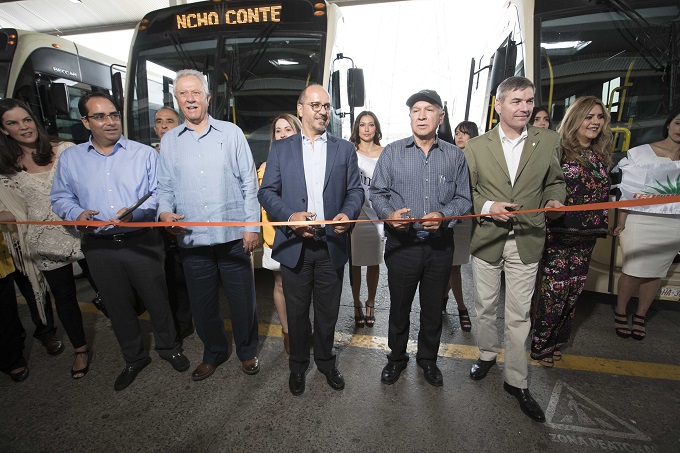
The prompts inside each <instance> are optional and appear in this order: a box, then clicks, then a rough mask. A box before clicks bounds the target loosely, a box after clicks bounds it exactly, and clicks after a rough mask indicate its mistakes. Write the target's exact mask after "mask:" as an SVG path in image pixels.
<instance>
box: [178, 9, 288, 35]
mask: <svg viewBox="0 0 680 453" xmlns="http://www.w3.org/2000/svg"><path fill="white" fill-rule="evenodd" d="M175 17H176V19H177V29H178V30H183V29H187V28H199V27H209V26H218V25H240V24H252V23H258V22H265V23H266V22H281V5H272V6H260V7H258V8H240V9H228V10H227V11H225V13H224V16H220V15H219V14H218V13H217V12H215V11H211V12H198V13H186V14H177V15H176V16H175Z"/></svg>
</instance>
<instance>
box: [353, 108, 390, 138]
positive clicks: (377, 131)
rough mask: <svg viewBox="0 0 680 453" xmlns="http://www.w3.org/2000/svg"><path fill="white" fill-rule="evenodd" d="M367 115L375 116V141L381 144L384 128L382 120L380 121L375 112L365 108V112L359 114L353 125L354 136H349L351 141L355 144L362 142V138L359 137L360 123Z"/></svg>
mask: <svg viewBox="0 0 680 453" xmlns="http://www.w3.org/2000/svg"><path fill="white" fill-rule="evenodd" d="M366 115H368V116H370V117H371V118H373V122H374V123H375V135H374V136H373V143H375V144H376V145H378V146H380V140H382V129H380V121H378V117H377V116H375V113H373V112H371V111H369V110H364V111H363V112H361V113H359V114H358V115H357V119H356V120H354V126H352V136H351V137H350V138H349V141H350V142H352V143H354V144H355V145H359V143H361V138H359V123H360V122H361V118H363V117H364V116H366Z"/></svg>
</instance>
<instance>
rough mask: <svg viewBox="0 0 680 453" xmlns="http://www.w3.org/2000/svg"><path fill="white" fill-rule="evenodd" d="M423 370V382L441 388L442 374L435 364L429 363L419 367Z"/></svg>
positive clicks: (442, 383) (442, 382)
mask: <svg viewBox="0 0 680 453" xmlns="http://www.w3.org/2000/svg"><path fill="white" fill-rule="evenodd" d="M421 368H422V369H423V374H424V375H425V380H426V381H427V382H428V384H430V385H433V386H435V387H441V386H442V385H444V378H443V377H442V372H441V370H440V369H439V367H438V366H437V364H436V363H430V364H427V365H425V366H422V367H421Z"/></svg>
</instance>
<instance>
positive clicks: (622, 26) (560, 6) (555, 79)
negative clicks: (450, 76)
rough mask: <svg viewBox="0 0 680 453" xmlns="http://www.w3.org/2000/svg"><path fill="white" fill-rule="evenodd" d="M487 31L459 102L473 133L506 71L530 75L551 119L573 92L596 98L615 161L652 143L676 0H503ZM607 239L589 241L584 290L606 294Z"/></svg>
mask: <svg viewBox="0 0 680 453" xmlns="http://www.w3.org/2000/svg"><path fill="white" fill-rule="evenodd" d="M492 24H493V22H492ZM490 30H493V35H492V36H490V43H489V46H488V47H487V49H486V50H485V51H484V54H483V55H478V56H476V57H475V58H473V60H472V65H471V70H470V83H469V87H468V97H467V104H466V119H468V120H470V121H475V122H477V124H478V125H479V126H480V130H483V131H487V130H490V129H491V128H493V127H494V125H495V124H496V123H497V115H496V114H495V112H494V109H493V106H494V102H495V94H496V88H497V87H498V84H499V83H500V82H501V81H502V80H503V79H505V78H506V77H509V76H512V75H521V76H525V77H527V78H529V79H531V80H532V81H533V82H534V84H535V85H536V101H535V105H536V106H546V107H547V108H548V110H549V112H550V116H551V119H552V122H553V124H554V125H555V126H557V125H558V124H559V123H560V121H561V120H562V118H563V116H564V113H565V111H566V109H567V107H569V105H570V104H571V103H572V102H573V101H574V100H575V99H576V98H577V97H579V96H585V95H594V96H597V97H599V98H601V99H602V101H603V103H604V104H605V105H606V106H607V107H608V110H609V112H610V113H611V116H612V127H613V130H614V132H615V144H614V149H613V150H612V151H613V152H614V153H615V156H614V160H615V161H617V160H619V159H620V158H621V157H622V156H623V153H624V152H625V151H626V150H628V149H629V148H631V147H634V146H637V145H640V144H644V143H650V142H653V141H657V140H660V139H661V126H662V125H663V122H664V120H665V118H666V116H667V115H668V114H669V112H670V111H671V110H672V108H673V107H677V106H678V104H680V66H679V65H680V3H679V2H678V1H677V0H626V1H623V0H607V1H597V2H596V1H590V0H570V1H568V2H559V1H551V0H510V1H507V2H504V4H503V7H502V19H500V21H499V25H498V26H496V27H492V28H490ZM612 214H613V213H610V222H613V220H614V219H613V215H612ZM615 244H616V241H615V240H613V239H612V238H607V239H601V240H599V241H598V244H597V246H596V248H595V251H594V253H593V259H592V262H591V266H590V272H589V275H588V280H587V283H586V289H589V290H593V291H598V292H611V293H614V292H616V281H617V280H618V276H619V275H620V272H621V253H620V250H619V249H618V247H616V245H615ZM612 249H613V250H614V251H615V252H616V253H612ZM662 287H667V288H671V287H678V289H680V268H678V267H677V266H676V265H674V266H673V267H671V270H670V271H669V275H668V278H666V279H665V280H664V281H663V282H662Z"/></svg>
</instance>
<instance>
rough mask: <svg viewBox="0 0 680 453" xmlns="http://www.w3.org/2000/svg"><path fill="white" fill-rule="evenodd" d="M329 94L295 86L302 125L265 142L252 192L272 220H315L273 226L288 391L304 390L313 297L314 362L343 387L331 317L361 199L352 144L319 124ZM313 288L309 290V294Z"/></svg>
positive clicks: (317, 88) (337, 304)
mask: <svg viewBox="0 0 680 453" xmlns="http://www.w3.org/2000/svg"><path fill="white" fill-rule="evenodd" d="M330 108H331V105H330V97H329V95H328V92H327V91H326V90H325V89H323V87H321V86H320V85H310V86H308V87H307V88H305V89H304V90H302V92H301V93H300V97H299V98H298V103H297V111H298V115H299V116H300V119H301V121H302V131H301V133H300V134H297V135H293V136H292V137H288V138H286V139H283V140H278V141H275V142H273V143H272V147H271V150H270V151H269V158H268V159H267V169H266V171H265V173H264V178H263V180H262V186H261V187H260V190H259V192H258V194H257V197H258V199H259V201H260V203H261V204H262V206H263V207H264V209H265V211H267V213H268V214H269V217H270V218H271V219H272V220H275V221H291V222H292V221H305V220H316V221H318V224H315V225H296V226H292V225H291V226H285V227H277V228H276V235H275V237H274V248H273V249H272V258H274V259H275V260H276V261H278V262H279V263H281V277H282V279H283V294H284V296H285V298H286V311H287V313H288V332H289V335H290V359H289V366H290V378H289V379H288V387H289V388H290V391H291V393H292V394H293V395H301V394H302V393H303V392H304V391H305V371H306V370H307V368H308V367H309V327H308V325H309V323H308V320H309V306H310V303H311V301H312V300H313V301H314V362H315V363H316V366H317V368H318V369H319V371H320V372H321V373H323V374H324V375H325V376H326V380H327V381H328V385H330V386H331V387H332V388H333V389H335V390H342V389H343V388H345V379H344V378H343V376H342V374H340V372H339V371H338V369H337V367H336V364H335V355H334V354H333V336H334V333H335V323H336V322H337V320H338V311H339V309H340V294H341V292H342V281H343V274H344V269H345V263H347V259H348V241H349V239H348V237H347V232H348V230H349V229H350V227H351V224H350V223H341V224H334V225H326V224H325V223H324V220H350V219H352V220H354V219H356V218H357V217H358V216H359V211H360V210H361V205H362V204H363V202H364V192H363V189H362V187H361V183H360V181H359V168H358V164H357V156H356V150H355V148H354V145H352V144H351V143H350V142H348V141H346V140H343V139H341V138H337V137H333V136H332V135H330V134H328V133H327V132H326V127H327V126H328V120H329V117H330ZM312 295H313V297H312Z"/></svg>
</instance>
